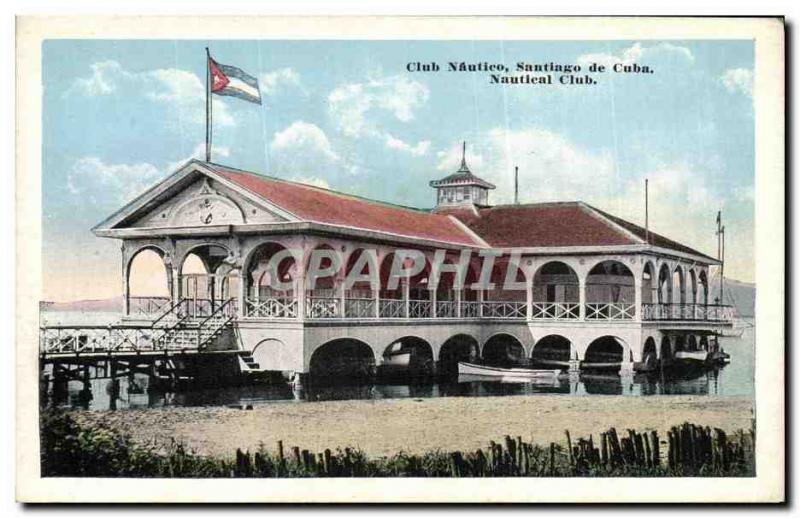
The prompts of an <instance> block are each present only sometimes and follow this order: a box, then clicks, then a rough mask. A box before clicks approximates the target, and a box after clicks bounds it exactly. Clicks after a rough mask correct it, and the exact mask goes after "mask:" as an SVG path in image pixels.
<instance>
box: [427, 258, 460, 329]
mask: <svg viewBox="0 0 800 518" xmlns="http://www.w3.org/2000/svg"><path fill="white" fill-rule="evenodd" d="M456 264H458V258H454V257H452V256H448V257H445V259H444V262H443V264H442V266H443V271H441V272H439V274H438V279H433V278H432V279H431V281H432V282H433V283H435V286H434V287H435V288H436V316H437V317H438V318H453V317H456V316H458V307H457V302H458V298H459V294H458V293H457V291H458V290H457V288H456V286H455V284H456V273H455V272H453V271H451V268H453V266H454V265H456Z"/></svg>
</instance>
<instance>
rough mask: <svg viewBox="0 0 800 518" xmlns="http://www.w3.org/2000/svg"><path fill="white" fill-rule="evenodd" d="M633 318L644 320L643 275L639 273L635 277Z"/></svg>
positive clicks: (638, 320)
mask: <svg viewBox="0 0 800 518" xmlns="http://www.w3.org/2000/svg"><path fill="white" fill-rule="evenodd" d="M633 303H634V308H633V319H634V320H636V321H637V322H640V321H641V320H642V276H641V275H637V276H635V277H634V278H633Z"/></svg>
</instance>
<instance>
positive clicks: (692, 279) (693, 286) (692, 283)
mask: <svg viewBox="0 0 800 518" xmlns="http://www.w3.org/2000/svg"><path fill="white" fill-rule="evenodd" d="M689 289H690V290H691V292H690V294H689V301H688V302H689V304H697V273H695V271H694V268H692V269H691V270H689Z"/></svg>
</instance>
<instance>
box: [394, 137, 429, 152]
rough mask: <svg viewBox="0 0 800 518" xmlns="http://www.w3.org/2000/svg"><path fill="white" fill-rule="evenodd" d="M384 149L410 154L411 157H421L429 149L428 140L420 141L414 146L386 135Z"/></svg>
mask: <svg viewBox="0 0 800 518" xmlns="http://www.w3.org/2000/svg"><path fill="white" fill-rule="evenodd" d="M385 144H386V147H387V148H389V149H396V150H398V151H403V152H406V153H410V154H411V155H413V156H422V155H425V154H427V153H428V150H429V149H430V147H431V141H430V140H421V141H419V142H417V143H416V145H413V146H412V145H411V144H409V143H407V142H404V141H402V140H400V139H399V138H395V137H393V136H391V135H389V134H387V135H386V141H385Z"/></svg>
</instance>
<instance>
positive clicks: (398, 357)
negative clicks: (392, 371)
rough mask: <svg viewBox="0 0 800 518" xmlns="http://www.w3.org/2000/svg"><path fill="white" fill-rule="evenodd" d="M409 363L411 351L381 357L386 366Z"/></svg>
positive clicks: (406, 364) (406, 365) (405, 365)
mask: <svg viewBox="0 0 800 518" xmlns="http://www.w3.org/2000/svg"><path fill="white" fill-rule="evenodd" d="M410 363H411V353H397V354H392V355H391V356H386V357H384V358H383V365H384V366H386V367H408V366H409V364H410Z"/></svg>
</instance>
